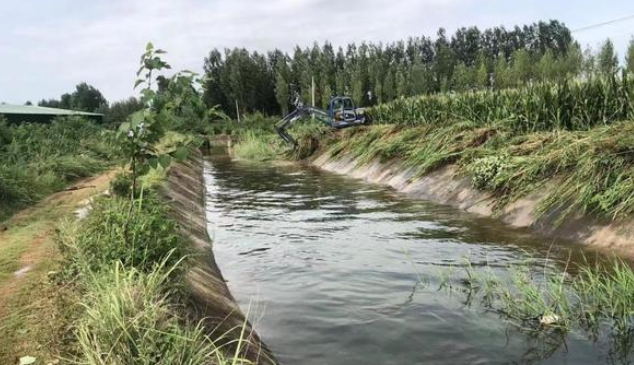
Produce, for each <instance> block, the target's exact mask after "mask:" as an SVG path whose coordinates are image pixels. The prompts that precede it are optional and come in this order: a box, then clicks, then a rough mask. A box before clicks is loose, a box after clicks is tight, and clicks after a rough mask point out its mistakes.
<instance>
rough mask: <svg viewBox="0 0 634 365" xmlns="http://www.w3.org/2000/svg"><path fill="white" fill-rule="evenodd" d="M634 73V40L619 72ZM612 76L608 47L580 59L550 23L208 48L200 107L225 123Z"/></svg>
mask: <svg viewBox="0 0 634 365" xmlns="http://www.w3.org/2000/svg"><path fill="white" fill-rule="evenodd" d="M625 68H627V69H628V70H629V71H631V72H632V71H634V42H632V44H631V45H630V48H629V50H628V56H627V62H626V65H625ZM618 70H619V62H618V57H617V55H616V52H615V50H614V45H613V44H612V42H611V41H610V40H609V39H608V40H606V41H605V42H604V44H603V45H602V46H601V49H600V50H599V52H594V51H593V50H591V49H590V48H588V49H586V50H585V51H583V50H582V49H581V47H580V45H579V43H578V42H576V41H575V40H574V39H573V37H572V35H571V32H570V30H569V29H568V28H567V27H566V26H565V24H563V23H561V22H559V21H556V20H552V21H549V22H538V23H533V24H530V25H524V26H522V27H520V26H516V27H514V28H513V29H506V28H504V27H494V28H490V29H486V30H484V31H481V30H480V29H478V28H477V27H464V28H460V29H458V30H457V31H456V32H455V33H454V34H452V35H451V36H450V35H448V34H447V32H446V31H445V30H444V29H442V28H441V29H439V30H438V32H437V34H436V36H435V37H434V38H431V37H426V36H423V37H415V38H409V39H407V40H404V41H398V42H394V43H388V44H382V43H378V44H374V43H365V42H364V43H361V44H360V45H356V44H354V43H352V44H349V45H347V47H338V48H337V49H335V48H334V47H333V45H332V44H331V43H329V42H326V43H324V44H323V45H318V44H317V43H315V44H313V46H312V47H309V48H300V47H299V46H297V47H295V49H294V51H293V52H291V53H290V54H289V53H285V52H282V51H280V50H273V51H270V52H266V53H260V52H255V51H254V52H250V51H248V50H247V49H244V48H234V49H225V50H224V52H221V51H219V50H218V49H214V50H212V51H211V52H210V53H209V55H208V56H207V57H206V58H205V61H204V72H205V83H204V95H203V97H204V100H205V103H206V104H207V105H208V106H209V107H211V106H215V105H219V106H220V108H221V109H222V110H223V111H224V112H225V113H227V114H229V115H231V116H234V117H235V116H236V114H237V113H238V112H239V113H251V112H256V111H259V112H263V113H265V114H279V113H286V112H288V110H289V108H290V107H291V105H290V101H291V98H292V96H293V94H294V93H295V92H297V93H298V94H299V96H300V98H301V100H302V101H303V102H304V103H311V99H312V84H313V82H314V93H315V105H316V106H320V107H326V106H327V103H328V101H329V99H330V97H331V96H333V95H349V96H351V97H352V98H353V100H354V101H355V102H356V104H357V105H360V106H370V105H375V104H379V103H383V102H388V101H391V100H394V99H395V98H398V97H401V96H413V95H420V94H431V93H438V92H447V91H465V90H475V89H483V88H497V89H503V88H510V87H516V86H518V85H521V84H524V83H528V82H532V81H556V80H561V79H566V78H589V77H593V76H594V75H598V74H600V75H612V74H615V73H616V72H617V71H618Z"/></svg>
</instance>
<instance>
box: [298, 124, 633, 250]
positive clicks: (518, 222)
mask: <svg viewBox="0 0 634 365" xmlns="http://www.w3.org/2000/svg"><path fill="white" fill-rule="evenodd" d="M627 128H630V126H629V125H627V124H617V125H613V126H606V127H601V128H598V129H595V130H590V131H584V132H549V133H535V134H533V135H528V136H526V135H524V136H518V138H515V139H513V138H509V137H504V138H505V139H506V140H505V141H504V142H506V143H507V144H505V145H501V144H500V141H496V138H497V139H500V138H499V134H500V132H499V131H496V130H493V129H486V130H485V129H484V128H480V129H478V128H466V129H464V130H463V131H459V133H456V131H454V132H453V133H451V131H447V130H445V131H443V130H442V128H440V130H441V131H440V132H445V133H444V135H443V136H442V138H443V139H444V140H443V139H441V140H437V139H434V140H432V139H431V138H432V137H437V138H440V137H439V133H438V131H435V132H433V133H429V132H428V131H425V130H421V128H415V127H413V128H408V127H395V126H372V127H368V128H364V129H359V130H355V131H352V130H350V131H344V132H343V133H341V132H340V133H338V134H336V135H335V136H334V137H333V136H332V135H331V136H329V137H328V138H324V139H323V142H322V146H321V148H320V150H319V151H318V152H317V153H316V154H314V155H313V156H312V157H311V158H309V159H308V162H309V163H310V164H312V165H314V166H317V167H320V168H322V169H325V170H328V171H331V172H336V173H339V174H345V175H349V176H352V177H355V178H360V179H364V180H367V181H370V182H373V183H379V184H384V185H389V186H391V187H392V188H394V189H396V190H398V191H400V192H403V193H406V194H408V195H410V196H412V197H415V198H419V199H426V200H430V201H433V202H436V203H441V204H447V205H451V206H454V207H457V208H460V209H462V210H464V211H467V212H469V213H474V214H478V215H482V216H488V217H494V218H497V219H499V220H501V221H503V222H504V223H506V224H508V225H509V226H512V227H520V228H530V229H531V230H533V232H534V233H536V234H538V235H541V236H544V237H557V238H565V239H571V240H574V241H577V242H581V243H583V244H585V245H587V246H589V247H591V248H596V249H601V250H606V251H609V252H610V253H613V252H617V253H619V254H620V255H623V256H626V257H631V256H633V255H634V247H633V246H632V240H633V239H634V220H633V219H632V218H631V215H629V209H630V207H631V202H630V201H631V198H632V196H631V195H630V190H631V188H627V186H625V182H626V181H629V180H628V179H629V178H628V177H627V176H629V172H630V169H631V166H630V164H629V162H628V161H629V160H628V157H627V156H628V154H629V152H628V151H627V150H623V148H621V147H619V144H618V143H616V137H615V134H617V133H621V132H623V129H627ZM558 139H559V140H558ZM611 140H615V142H612V141H611ZM608 143H615V144H614V145H613V146H608ZM487 144H489V145H487ZM618 150H621V152H618ZM615 176H616V177H615ZM619 189H620V190H619Z"/></svg>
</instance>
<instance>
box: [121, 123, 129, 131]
mask: <svg viewBox="0 0 634 365" xmlns="http://www.w3.org/2000/svg"><path fill="white" fill-rule="evenodd" d="M128 130H130V123H128V122H123V123H121V125H120V126H119V132H127V131H128Z"/></svg>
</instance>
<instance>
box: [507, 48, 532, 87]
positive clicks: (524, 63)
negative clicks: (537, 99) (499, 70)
mask: <svg viewBox="0 0 634 365" xmlns="http://www.w3.org/2000/svg"><path fill="white" fill-rule="evenodd" d="M511 59H512V66H511V67H512V74H513V78H514V79H515V80H516V81H517V82H521V83H526V82H529V81H530V80H531V79H532V78H533V61H532V60H531V55H530V54H529V53H528V51H527V50H525V49H519V50H517V51H515V52H513V55H512V56H511Z"/></svg>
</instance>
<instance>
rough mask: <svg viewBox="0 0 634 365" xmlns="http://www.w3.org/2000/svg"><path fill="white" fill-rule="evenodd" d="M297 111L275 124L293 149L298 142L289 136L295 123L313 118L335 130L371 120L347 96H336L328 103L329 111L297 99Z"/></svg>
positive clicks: (276, 128) (278, 132) (278, 131)
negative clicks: (290, 129)
mask: <svg viewBox="0 0 634 365" xmlns="http://www.w3.org/2000/svg"><path fill="white" fill-rule="evenodd" d="M293 104H295V107H296V108H295V110H294V111H293V112H291V113H290V114H288V115H287V116H285V117H284V118H282V119H281V120H280V121H279V122H277V123H276V124H275V131H276V132H277V134H279V135H280V137H282V139H283V140H284V141H285V142H286V143H287V144H289V145H292V146H293V147H296V146H297V141H296V140H295V139H294V138H293V137H291V135H290V134H288V128H290V127H291V126H292V125H293V124H295V122H297V121H299V120H301V119H303V118H313V119H315V120H317V121H319V122H321V123H324V124H327V125H329V126H330V127H331V128H333V129H341V128H346V127H351V126H356V125H360V124H365V123H367V122H368V121H369V120H368V118H367V116H366V115H365V112H364V110H363V109H362V108H355V107H354V103H353V102H352V99H351V98H350V97H347V96H335V97H333V98H332V99H330V102H329V103H328V110H323V109H320V108H317V107H314V106H305V105H303V103H302V102H301V101H300V100H299V96H296V97H295V102H294V103H293Z"/></svg>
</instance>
